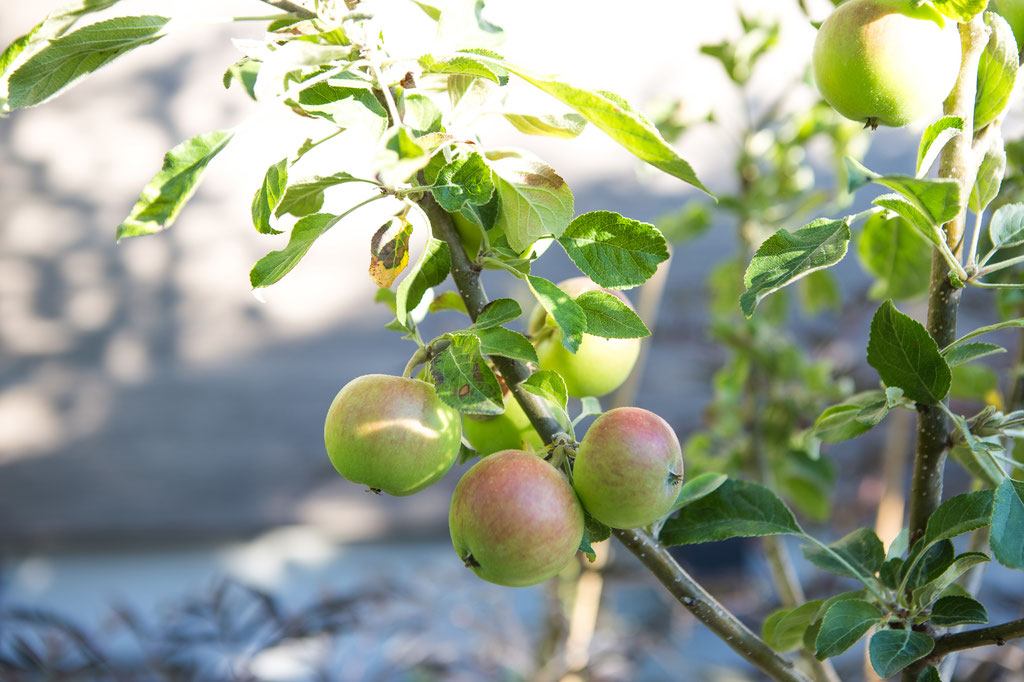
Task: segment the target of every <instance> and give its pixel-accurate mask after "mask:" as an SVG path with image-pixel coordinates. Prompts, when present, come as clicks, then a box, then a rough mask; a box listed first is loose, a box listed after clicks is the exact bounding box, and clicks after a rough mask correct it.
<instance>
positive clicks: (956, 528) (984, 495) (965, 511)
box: [924, 490, 992, 545]
mask: <svg viewBox="0 0 1024 682" xmlns="http://www.w3.org/2000/svg"><path fill="white" fill-rule="evenodd" d="M991 520H992V491H991V490H978V491H975V492H973V493H963V494H961V495H956V496H955V497H951V498H949V499H948V500H946V501H945V502H943V503H942V504H940V505H939V508H938V509H936V510H935V512H934V513H932V515H931V516H929V517H928V525H927V526H926V527H925V532H924V542H925V544H926V545H930V544H932V543H933V542H938V541H939V540H952V539H953V538H955V537H957V536H958V535H963V534H964V533H966V532H968V531H972V530H977V529H978V528H981V527H983V526H987V525H988V524H989V523H990V522H991Z"/></svg>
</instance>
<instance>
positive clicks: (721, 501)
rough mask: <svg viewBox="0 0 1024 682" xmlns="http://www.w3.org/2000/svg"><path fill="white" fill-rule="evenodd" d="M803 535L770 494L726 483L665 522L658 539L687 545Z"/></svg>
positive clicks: (736, 482) (742, 484) (753, 486)
mask: <svg viewBox="0 0 1024 682" xmlns="http://www.w3.org/2000/svg"><path fill="white" fill-rule="evenodd" d="M802 532H803V531H802V530H801V528H800V525H799V524H798V523H797V522H796V519H795V518H794V517H793V512H791V511H790V510H789V508H788V507H786V505H785V504H784V503H783V502H782V500H780V499H779V498H778V496H777V495H776V494H775V493H773V492H772V491H771V490H769V489H768V488H766V487H764V486H763V485H759V484H757V483H749V482H747V481H739V480H735V479H729V480H728V481H726V482H725V483H723V484H722V485H721V486H720V487H719V488H718V489H717V490H715V491H714V492H713V493H711V494H710V495H707V496H705V497H703V498H701V499H699V500H696V501H695V502H692V503H691V504H688V505H686V506H685V507H683V508H682V509H681V510H680V511H679V514H678V515H677V516H675V517H673V518H671V519H669V520H668V521H666V522H665V526H664V527H663V528H662V529H661V536H660V537H661V541H662V542H664V543H665V544H666V545H689V544H693V543H698V542H714V541H717V540H728V539H729V538H736V537H760V536H764V535H780V534H790V535H799V534H801V533H802Z"/></svg>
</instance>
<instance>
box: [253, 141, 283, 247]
mask: <svg viewBox="0 0 1024 682" xmlns="http://www.w3.org/2000/svg"><path fill="white" fill-rule="evenodd" d="M287 184H288V158H287V157H285V158H283V159H281V160H280V161H278V162H277V163H275V164H274V165H273V166H271V167H270V168H268V169H267V172H266V174H265V175H264V176H263V185H262V186H261V187H260V188H259V189H258V190H256V195H255V196H254V197H253V198H252V224H253V225H255V226H256V231H257V232H260V233H262V234H281V230H275V229H274V228H273V227H271V226H270V216H271V215H273V213H274V209H275V208H277V206H278V204H280V203H281V198H282V197H283V196H284V191H285V186H286V185H287Z"/></svg>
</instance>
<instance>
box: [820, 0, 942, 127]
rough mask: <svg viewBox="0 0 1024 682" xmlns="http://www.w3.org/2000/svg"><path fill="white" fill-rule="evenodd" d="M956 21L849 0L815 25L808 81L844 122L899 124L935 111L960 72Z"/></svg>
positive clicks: (926, 11)
mask: <svg viewBox="0 0 1024 682" xmlns="http://www.w3.org/2000/svg"><path fill="white" fill-rule="evenodd" d="M960 53H961V50H960V33H959V31H958V30H957V23H956V21H954V20H952V19H948V18H946V17H944V16H943V15H942V14H940V13H939V12H938V11H937V10H935V9H934V8H933V7H931V6H929V5H921V6H919V7H915V6H914V5H913V3H912V2H911V0H848V2H844V3H843V4H841V5H839V6H838V7H837V8H836V9H835V10H833V11H832V13H831V14H830V15H829V16H828V17H827V18H826V19H825V21H824V22H823V23H822V24H821V28H820V29H818V35H817V37H816V38H815V41H814V52H813V56H812V67H813V71H814V81H815V83H816V84H817V86H818V90H819V91H820V92H821V95H822V96H823V97H824V98H825V100H826V101H827V102H828V103H829V104H831V105H832V107H833V108H834V109H835V110H836V111H838V112H839V113H840V114H842V115H843V116H846V117H847V118H849V119H852V120H854V121H863V122H864V123H865V124H866V125H867V126H870V127H872V128H874V127H877V126H878V125H887V126H903V125H906V124H908V123H910V122H911V121H914V120H916V119H918V118H921V117H922V116H924V115H925V114H929V113H932V112H936V113H938V111H939V110H940V107H941V105H942V102H943V100H944V99H946V96H947V95H948V94H949V92H950V90H952V89H953V85H955V84H956V79H957V76H958V74H959V73H960Z"/></svg>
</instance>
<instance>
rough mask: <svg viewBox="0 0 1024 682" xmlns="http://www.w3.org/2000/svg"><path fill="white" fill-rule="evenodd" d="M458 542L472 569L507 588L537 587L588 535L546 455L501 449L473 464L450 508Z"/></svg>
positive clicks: (579, 512)
mask: <svg viewBox="0 0 1024 682" xmlns="http://www.w3.org/2000/svg"><path fill="white" fill-rule="evenodd" d="M448 525H449V528H450V530H451V535H452V545H454V547H455V551H456V553H457V554H458V555H459V558H460V559H462V562H463V563H464V564H465V565H466V567H467V568H469V569H471V570H472V571H473V572H474V573H476V574H477V575H478V576H479V577H481V578H483V579H484V580H487V581H488V582H492V583H497V584H498V585H506V586H508V587H525V586H527V585H536V584H537V583H540V582H543V581H545V580H547V579H548V578H551V577H552V576H554V575H555V574H557V573H558V572H559V571H561V570H562V569H563V568H565V566H566V565H567V564H568V563H569V562H570V561H571V560H572V558H573V556H575V555H576V550H577V549H578V548H579V545H580V541H581V540H582V539H583V508H582V507H580V503H579V500H578V499H577V498H576V493H575V492H573V489H572V486H570V485H569V482H568V481H567V480H566V479H565V476H563V475H562V474H561V472H559V471H558V470H557V469H555V468H554V467H552V466H551V465H550V464H548V463H547V462H546V461H545V460H543V459H541V458H540V457H537V456H536V455H532V454H530V453H527V452H523V451H522V450H502V451H501V452H496V453H494V454H492V455H491V456H490V457H485V458H484V459H481V460H480V461H479V462H477V463H476V464H474V465H473V467H472V468H470V470H469V471H467V472H466V474H465V475H464V476H463V477H462V480H460V481H459V483H458V485H457V486H455V493H454V494H453V495H452V504H451V508H450V510H449V512H448Z"/></svg>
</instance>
